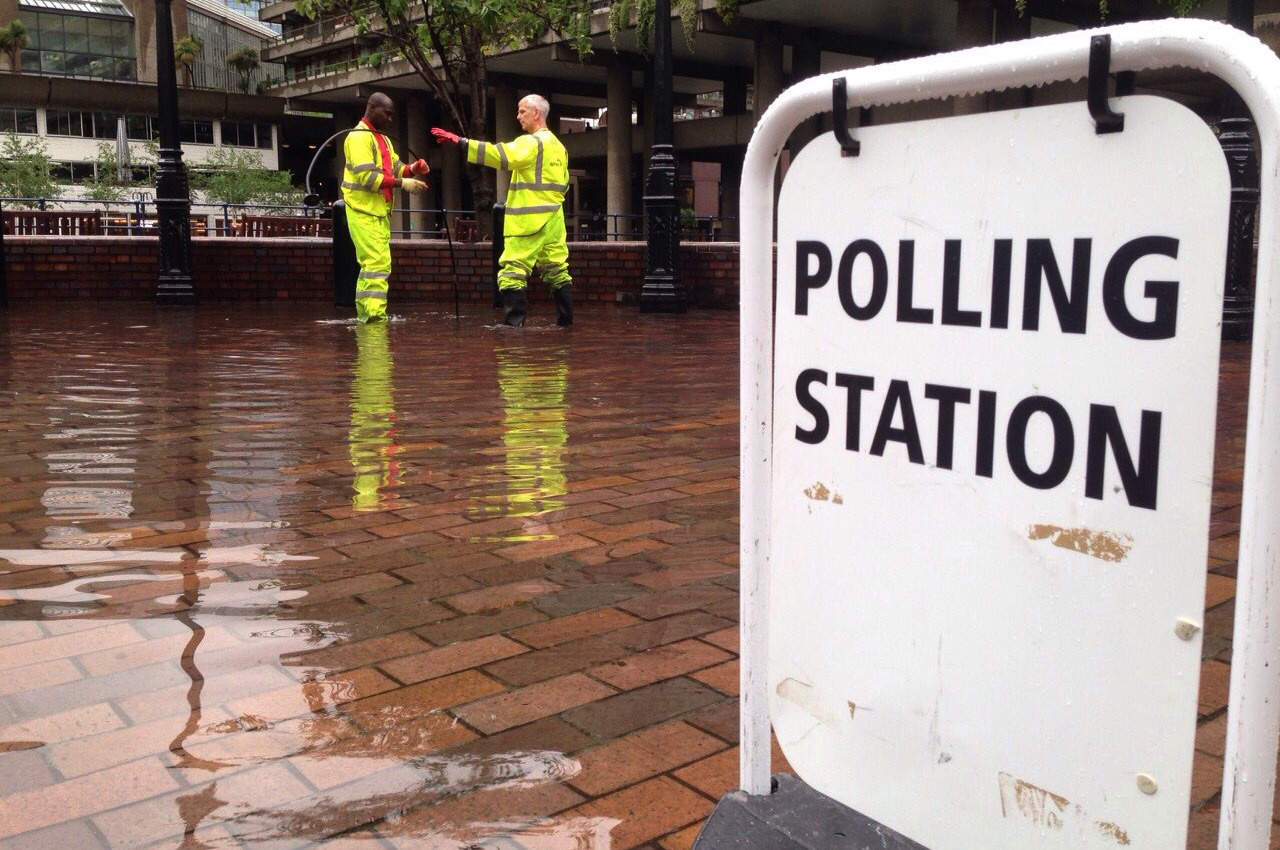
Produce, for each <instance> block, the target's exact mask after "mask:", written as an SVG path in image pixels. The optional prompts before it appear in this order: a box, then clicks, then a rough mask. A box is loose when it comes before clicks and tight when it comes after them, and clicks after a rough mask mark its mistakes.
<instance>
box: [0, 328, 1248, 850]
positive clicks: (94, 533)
mask: <svg viewBox="0 0 1280 850" xmlns="http://www.w3.org/2000/svg"><path fill="white" fill-rule="evenodd" d="M393 312H396V313H399V317H398V318H397V319H396V320H395V321H393V322H392V323H391V324H390V325H389V326H370V327H354V326H353V324H352V323H351V322H350V321H344V320H336V319H334V318H333V311H332V310H330V309H329V308H327V307H324V306H318V305H301V306H299V305H267V306H257V305H207V306H202V307H199V308H197V309H195V310H183V309H167V310H157V309H156V308H154V307H152V306H150V305H137V304H130V305H101V306H96V307H95V306H92V305H85V304H56V305H55V304H41V305H18V306H16V307H14V308H12V309H10V310H9V311H8V312H6V313H0V328H3V334H0V391H3V393H4V404H5V409H6V414H7V415H6V416H5V423H4V431H3V436H2V437H0V440H2V442H0V846H3V847H6V848H7V847H14V848H36V847H39V848H46V847H47V848H90V849H91V848H107V847H112V848H115V847H131V848H132V847H166V848H175V847H178V848H184V849H189V848H223V847H263V846H270V847H272V848H276V847H281V848H285V847H306V846H313V845H323V846H325V847H336V848H341V847H359V848H375V847H395V848H470V847H486V848H528V850H560V848H581V850H606V849H608V850H627V848H632V847H645V848H650V850H653V848H659V847H660V848H664V850H679V848H688V847H689V846H690V844H691V843H692V841H693V838H694V836H695V835H696V833H697V829H698V825H699V824H700V822H701V820H702V819H703V818H704V817H705V816H706V814H707V813H708V812H709V811H710V808H711V806H712V805H713V803H714V801H715V800H716V799H717V798H718V797H719V796H720V795H721V794H722V793H723V792H725V791H727V790H729V789H730V788H731V787H733V786H734V784H735V783H736V781H737V758H738V756H737V750H736V747H735V741H736V739H737V701H736V692H737V687H738V669H737V661H736V657H737V646H738V631H737V625H736V621H737V617H738V595H737V547H738V526H737V499H738V480H737V467H738V456H737V450H738V449H737V445H738V442H737V434H738V419H737V386H738V376H737V368H738V360H737V348H738V346H737V332H738V331H737V322H736V316H735V315H734V314H732V313H724V312H715V313H700V312H694V313H691V314H689V315H686V316H639V315H636V314H635V313H632V312H621V311H613V310H606V311H591V310H587V311H583V312H581V314H580V316H579V318H578V325H577V326H576V327H574V328H573V329H572V330H571V331H568V332H565V331H562V330H560V329H557V328H554V327H552V326H551V321H552V319H553V316H552V315H551V308H550V306H549V305H546V304H536V305H535V306H534V313H533V319H532V322H533V324H532V326H530V327H528V328H526V329H525V330H524V331H512V330H509V329H501V328H495V327H492V326H491V324H492V323H493V322H494V320H495V317H496V314H495V313H492V312H489V311H475V310H474V308H472V312H471V313H470V314H469V315H464V316H463V317H462V318H461V320H458V321H455V320H454V318H453V315H452V313H451V312H441V311H430V310H427V309H422V308H412V309H405V310H400V309H397V310H393ZM1225 353H1226V356H1225V358H1224V365H1223V375H1224V384H1223V392H1222V394H1221V402H1220V408H1221V416H1220V427H1219V440H1218V449H1217V455H1218V464H1217V467H1218V468H1217V471H1216V478H1215V495H1214V514H1213V520H1212V526H1211V535H1212V537H1213V540H1212V541H1211V544H1210V559H1209V564H1208V567H1209V568H1210V575H1209V584H1208V598H1207V600H1206V605H1207V609H1208V613H1207V615H1206V640H1205V653H1204V654H1205V661H1204V667H1203V670H1202V685H1201V700H1200V711H1201V721H1202V723H1201V729H1200V735H1199V736H1198V739H1197V748H1198V751H1197V758H1196V763H1195V776H1196V779H1195V787H1194V788H1193V800H1192V803H1193V806H1192V814H1191V832H1192V839H1191V844H1190V845H1189V846H1190V847H1192V848H1194V850H1201V848H1206V850H1207V848H1211V847H1213V846H1214V843H1215V836H1216V817H1217V809H1216V806H1217V800H1218V799H1219V797H1218V790H1217V788H1218V784H1219V783H1220V781H1221V770H1222V762H1221V755H1222V748H1223V737H1224V729H1225V706H1226V685H1227V675H1228V673H1229V667H1228V665H1227V663H1226V661H1228V660H1229V654H1230V618H1231V614H1232V610H1233V603H1232V600H1233V597H1234V590H1235V589H1234V584H1235V582H1234V575H1235V567H1234V564H1235V547H1236V535H1237V529H1238V525H1237V524H1238V521H1239V494H1240V476H1241V469H1242V465H1243V456H1242V449H1243V418H1244V403H1245V398H1244V388H1245V384H1246V381H1247V363H1246V359H1245V358H1246V357H1247V348H1246V347H1244V346H1238V345H1237V346H1228V347H1227V348H1226V349H1225Z"/></svg>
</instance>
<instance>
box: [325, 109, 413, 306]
mask: <svg viewBox="0 0 1280 850" xmlns="http://www.w3.org/2000/svg"><path fill="white" fill-rule="evenodd" d="M395 117H396V106H395V104H394V103H392V101H391V98H389V97H387V96H386V95H385V94H382V93H381V92H376V93H374V94H373V95H370V97H369V102H368V103H367V104H366V105H365V110H364V117H363V118H361V119H360V123H359V124H357V125H356V126H355V129H353V130H352V131H351V132H350V133H347V139H346V141H345V142H344V143H343V146H342V152H343V155H344V156H345V157H346V166H345V167H344V168H343V171H342V200H343V201H345V202H346V206H347V229H348V231H349V232H350V233H351V241H352V242H353V243H354V244H355V248H356V261H357V262H358V263H359V264H360V276H359V278H358V279H357V281H356V319H357V321H359V322H361V323H365V322H382V321H386V318H387V284H388V281H389V279H390V277H391V208H392V206H393V203H392V200H391V193H392V190H393V189H404V190H405V191H406V192H409V193H412V194H415V195H416V194H418V193H419V192H424V191H426V188H427V184H426V181H424V180H417V179H415V177H414V175H418V174H426V173H427V171H428V170H429V169H428V168H427V164H426V163H425V162H423V161H422V160H418V161H417V162H411V163H408V164H406V163H403V162H401V161H400V159H399V158H398V157H397V156H396V149H395V148H394V147H392V146H391V140H390V139H388V138H387V137H386V136H384V135H383V133H385V132H386V131H387V129H388V128H390V127H391V124H392V122H393V121H394V120H395Z"/></svg>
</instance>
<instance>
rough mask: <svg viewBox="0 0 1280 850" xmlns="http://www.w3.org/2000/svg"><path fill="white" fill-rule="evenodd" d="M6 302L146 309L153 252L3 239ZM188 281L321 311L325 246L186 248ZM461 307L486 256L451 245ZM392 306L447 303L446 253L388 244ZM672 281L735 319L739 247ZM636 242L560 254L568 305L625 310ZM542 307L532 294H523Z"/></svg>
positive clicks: (444, 248) (150, 241) (690, 266)
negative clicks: (87, 301) (91, 302)
mask: <svg viewBox="0 0 1280 850" xmlns="http://www.w3.org/2000/svg"><path fill="white" fill-rule="evenodd" d="M4 251H5V259H6V263H7V264H6V268H7V273H8V290H9V298H10V299H11V300H12V301H24V300H28V299H40V300H44V299H62V298H96V299H118V298H123V299H150V298H152V297H154V295H155V286H156V271H157V244H156V239H155V238H152V237H117V236H82V237H62V236H9V237H5V239H4ZM191 251H192V263H191V265H192V275H193V277H194V279H195V286H196V292H197V293H198V295H199V297H200V298H201V300H204V301H220V300H277V299H296V300H301V301H327V300H330V299H332V298H333V284H332V282H331V279H330V268H331V260H330V256H331V254H330V244H329V240H328V239H305V238H296V239H240V238H233V239H218V238H201V239H193V240H192V241H191ZM453 252H454V255H455V256H456V258H457V276H458V283H459V293H460V297H461V299H462V300H463V301H465V302H473V303H488V302H489V300H490V299H491V298H492V294H491V292H492V290H491V289H490V287H491V286H492V283H491V278H490V275H491V265H490V263H491V260H490V256H491V255H490V246H489V243H487V242H481V243H455V244H454V246H453ZM391 253H392V263H393V266H394V269H395V271H394V272H393V276H392V284H391V298H392V303H396V302H401V303H404V302H410V301H413V302H448V303H451V302H452V301H453V286H454V276H453V271H454V265H453V262H452V261H451V259H450V251H449V244H448V243H447V242H436V241H409V240H394V241H393V242H392V243H391ZM680 258H681V275H682V278H683V281H684V286H685V290H686V292H687V293H688V297H689V304H690V305H692V306H699V307H718V308H723V309H736V308H737V306H738V246H737V244H736V243H693V244H688V245H684V246H682V248H681V254H680ZM644 267H645V245H644V243H643V242H614V243H600V242H595V243H577V244H572V245H570V246H569V270H570V272H571V273H572V274H573V276H574V287H573V288H574V299H575V301H577V302H580V303H581V302H587V301H590V302H609V303H614V302H619V301H624V302H630V301H634V299H635V298H636V297H637V296H638V295H639V294H640V287H641V285H642V284H643V283H644ZM530 296H531V298H533V299H534V300H541V299H545V298H546V297H547V296H546V290H545V289H544V288H543V287H542V286H541V284H537V283H535V284H534V285H533V286H532V287H530Z"/></svg>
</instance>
